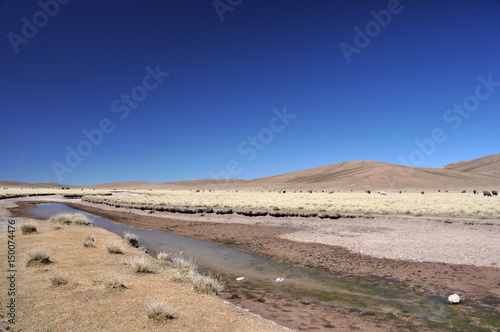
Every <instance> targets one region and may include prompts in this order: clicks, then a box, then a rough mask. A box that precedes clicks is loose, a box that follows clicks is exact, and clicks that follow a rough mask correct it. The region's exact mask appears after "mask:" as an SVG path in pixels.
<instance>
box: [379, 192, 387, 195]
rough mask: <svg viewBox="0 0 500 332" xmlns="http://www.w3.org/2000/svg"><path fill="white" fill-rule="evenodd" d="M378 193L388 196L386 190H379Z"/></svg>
mask: <svg viewBox="0 0 500 332" xmlns="http://www.w3.org/2000/svg"><path fill="white" fill-rule="evenodd" d="M378 193H379V194H380V195H382V196H387V193H386V192H385V191H379V192H378Z"/></svg>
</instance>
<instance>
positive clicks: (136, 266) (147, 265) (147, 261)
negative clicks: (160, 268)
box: [125, 255, 154, 273]
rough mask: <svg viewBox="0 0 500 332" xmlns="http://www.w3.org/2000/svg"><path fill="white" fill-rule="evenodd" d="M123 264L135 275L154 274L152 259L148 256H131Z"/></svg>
mask: <svg viewBox="0 0 500 332" xmlns="http://www.w3.org/2000/svg"><path fill="white" fill-rule="evenodd" d="M125 263H126V264H127V265H129V266H130V268H131V269H132V271H133V272H135V273H154V270H153V259H152V258H151V257H149V256H146V255H142V256H132V257H129V258H127V259H126V260H125Z"/></svg>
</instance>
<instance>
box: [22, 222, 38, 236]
mask: <svg viewBox="0 0 500 332" xmlns="http://www.w3.org/2000/svg"><path fill="white" fill-rule="evenodd" d="M36 229H37V228H36V224H35V223H27V224H23V225H21V231H22V232H23V234H32V233H36Z"/></svg>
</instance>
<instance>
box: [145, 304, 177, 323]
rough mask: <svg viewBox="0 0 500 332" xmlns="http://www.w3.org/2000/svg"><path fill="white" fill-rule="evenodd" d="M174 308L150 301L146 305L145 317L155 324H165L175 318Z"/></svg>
mask: <svg viewBox="0 0 500 332" xmlns="http://www.w3.org/2000/svg"><path fill="white" fill-rule="evenodd" d="M175 313H176V311H175V308H174V307H173V305H171V304H167V303H165V302H163V301H158V300H151V301H149V302H148V303H147V304H146V315H147V316H148V318H149V319H152V320H154V321H156V322H165V321H168V320H169V319H174V318H175Z"/></svg>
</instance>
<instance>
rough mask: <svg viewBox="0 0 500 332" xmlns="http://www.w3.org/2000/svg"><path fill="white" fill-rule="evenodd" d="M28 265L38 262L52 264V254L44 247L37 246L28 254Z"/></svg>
mask: <svg viewBox="0 0 500 332" xmlns="http://www.w3.org/2000/svg"><path fill="white" fill-rule="evenodd" d="M25 262H26V266H31V265H36V264H50V263H52V262H51V261H50V254H49V253H48V252H46V251H45V250H43V249H42V248H35V249H33V250H31V251H30V252H28V255H27V256H26V260H25Z"/></svg>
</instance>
